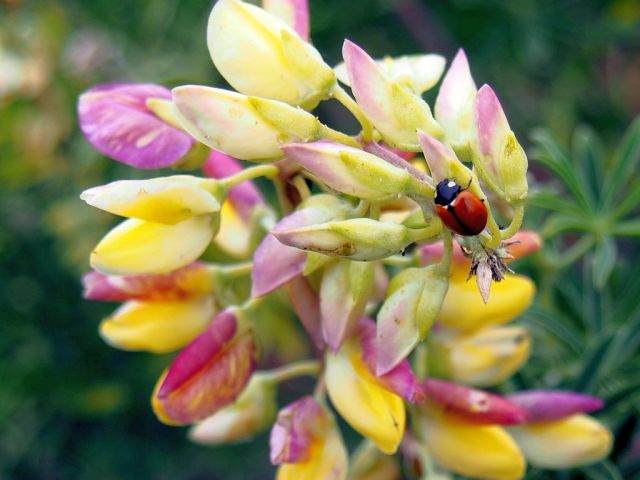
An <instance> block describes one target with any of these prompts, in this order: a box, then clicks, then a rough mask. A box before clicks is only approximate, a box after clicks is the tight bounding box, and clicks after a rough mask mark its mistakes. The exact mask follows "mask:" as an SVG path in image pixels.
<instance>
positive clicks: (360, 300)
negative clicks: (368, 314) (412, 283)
mask: <svg viewBox="0 0 640 480" xmlns="http://www.w3.org/2000/svg"><path fill="white" fill-rule="evenodd" d="M373 271H374V264H373V263H371V262H352V261H350V260H346V259H338V260H337V261H336V262H333V263H332V264H330V265H328V266H327V267H326V268H325V270H324V273H323V275H322V281H321V283H320V312H321V314H322V336H323V338H324V341H325V343H326V344H327V346H329V348H331V349H332V350H333V351H334V352H337V351H338V350H339V349H340V346H341V345H342V342H343V341H344V340H345V338H347V336H348V335H349V334H351V333H352V332H353V331H354V330H355V327H356V324H357V321H358V319H359V318H360V317H361V316H362V314H363V313H364V309H365V307H366V306H367V302H368V301H369V299H370V297H371V294H372V288H373Z"/></svg>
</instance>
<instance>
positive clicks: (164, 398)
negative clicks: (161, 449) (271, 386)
mask: <svg viewBox="0 0 640 480" xmlns="http://www.w3.org/2000/svg"><path fill="white" fill-rule="evenodd" d="M255 365H256V345H255V340H254V335H253V331H252V330H250V329H248V328H246V327H244V326H243V325H241V324H240V322H239V319H238V316H237V312H236V311H234V310H231V309H228V310H225V311H223V312H222V313H220V314H219V315H218V316H217V317H216V318H215V319H214V320H213V322H212V323H211V325H210V326H209V327H208V328H207V329H206V330H205V331H204V332H203V333H201V334H200V335H199V336H198V337H196V339H195V340H193V341H192V342H191V343H190V344H189V345H187V346H186V347H185V348H184V349H183V350H182V351H181V352H180V353H179V354H178V356H177V357H176V359H175V360H174V361H173V363H172V364H171V366H170V367H169V368H168V369H167V370H166V371H165V373H164V374H163V375H162V376H161V377H160V379H159V380H158V383H157V385H156V388H155V391H154V392H153V396H152V401H151V403H152V406H153V410H154V412H155V413H156V415H157V416H158V419H159V420H160V421H162V422H163V423H167V424H170V425H184V424H188V423H195V422H199V421H201V420H204V419H205V418H207V417H209V416H211V415H213V414H214V413H216V412H217V411H218V410H220V409H221V408H223V407H225V406H227V405H229V404H230V403H231V402H233V401H235V400H236V398H238V396H239V395H240V393H241V392H242V390H243V389H244V388H245V386H246V384H247V382H248V381H249V378H250V377H251V374H252V373H253V371H254V370H255Z"/></svg>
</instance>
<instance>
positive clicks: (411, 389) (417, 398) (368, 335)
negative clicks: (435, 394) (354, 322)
mask: <svg viewBox="0 0 640 480" xmlns="http://www.w3.org/2000/svg"><path fill="white" fill-rule="evenodd" d="M358 335H359V339H360V343H361V345H362V359H363V360H364V363H365V364H366V365H367V368H368V369H369V371H370V372H371V374H372V375H376V348H377V347H376V323H375V322H374V321H373V320H371V319H370V318H367V317H363V318H361V319H360V322H359V323H358ZM377 379H378V381H379V382H380V383H381V384H382V385H383V386H384V387H385V388H386V389H388V390H391V391H392V392H394V393H396V394H398V395H400V396H401V397H402V398H404V399H405V400H407V401H408V402H411V403H415V402H421V401H423V400H424V393H423V391H422V388H421V387H420V384H419V382H418V380H417V378H416V376H415V374H414V373H413V370H411V366H410V365H409V360H407V359H406V358H405V359H404V360H402V361H401V362H400V363H399V364H398V365H396V366H395V367H394V368H393V369H391V370H390V371H389V372H388V373H385V374H384V375H381V376H379V377H377Z"/></svg>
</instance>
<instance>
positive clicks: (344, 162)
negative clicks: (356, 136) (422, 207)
mask: <svg viewBox="0 0 640 480" xmlns="http://www.w3.org/2000/svg"><path fill="white" fill-rule="evenodd" d="M282 151H283V152H285V153H286V154H287V155H288V156H289V157H291V158H293V159H294V160H295V161H296V162H298V163H299V164H300V165H302V166H303V167H304V168H305V169H307V170H308V171H310V172H311V173H313V174H314V175H316V176H317V177H318V178H319V179H320V180H322V181H323V182H325V183H326V184H327V185H329V186H330V187H331V188H333V189H335V190H337V191H339V192H342V193H346V194H347V195H351V196H354V197H358V198H362V199H364V200H371V201H382V200H385V199H390V198H397V196H398V195H402V194H409V193H418V194H422V195H426V196H431V195H432V193H433V187H432V186H430V185H429V184H427V183H425V182H423V181H422V180H420V179H418V178H417V177H416V176H414V175H412V174H411V173H410V172H409V171H408V170H406V169H403V168H399V167H396V166H394V165H391V164H390V163H388V162H386V161H385V160H383V159H381V158H379V157H377V156H376V155H372V154H370V153H367V152H365V151H363V150H359V149H357V148H353V147H348V146H345V145H342V144H340V143H333V142H327V141H320V142H315V143H305V144H290V145H285V146H283V147H282Z"/></svg>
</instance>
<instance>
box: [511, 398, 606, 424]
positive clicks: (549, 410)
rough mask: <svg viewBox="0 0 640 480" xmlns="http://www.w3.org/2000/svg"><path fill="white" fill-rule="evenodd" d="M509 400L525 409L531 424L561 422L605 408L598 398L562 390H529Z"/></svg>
mask: <svg viewBox="0 0 640 480" xmlns="http://www.w3.org/2000/svg"><path fill="white" fill-rule="evenodd" d="M507 399H508V400H509V401H510V402H512V403H515V404H516V405H518V406H520V408H522V409H524V410H525V411H526V412H527V414H528V416H529V420H530V421H531V422H548V421H553V420H559V419H561V418H564V417H568V416H570V415H574V414H576V413H589V412H593V411H594V410H599V409H601V408H602V407H603V406H604V402H603V401H602V400H600V399H599V398H598V397H594V396H592V395H585V394H584V393H578V392H565V391H561V390H528V391H524V392H516V393H512V394H511V395H508V396H507Z"/></svg>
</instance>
